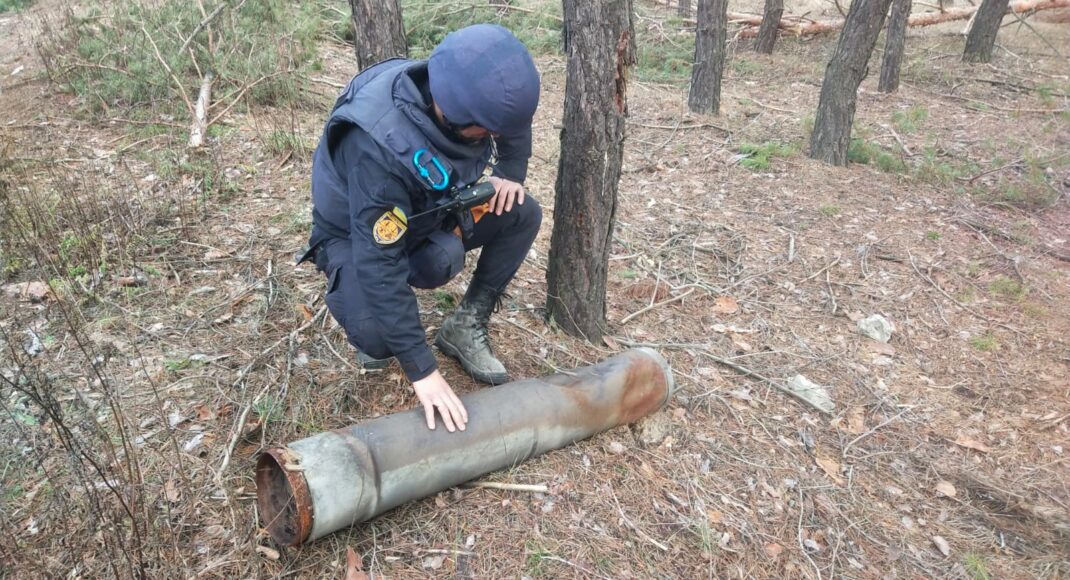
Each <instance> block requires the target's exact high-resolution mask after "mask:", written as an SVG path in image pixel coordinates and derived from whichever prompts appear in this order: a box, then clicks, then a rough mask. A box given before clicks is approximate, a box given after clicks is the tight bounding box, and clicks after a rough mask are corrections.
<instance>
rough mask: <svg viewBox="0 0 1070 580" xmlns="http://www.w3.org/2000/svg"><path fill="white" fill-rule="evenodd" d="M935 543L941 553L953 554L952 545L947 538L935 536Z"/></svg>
mask: <svg viewBox="0 0 1070 580" xmlns="http://www.w3.org/2000/svg"><path fill="white" fill-rule="evenodd" d="M933 544H934V545H935V546H936V549H938V550H940V553H941V554H943V555H945V556H950V555H951V545H950V544H948V543H947V540H945V539H944V538H943V537H942V536H933Z"/></svg>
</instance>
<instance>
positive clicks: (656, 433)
mask: <svg viewBox="0 0 1070 580" xmlns="http://www.w3.org/2000/svg"><path fill="white" fill-rule="evenodd" d="M632 430H633V432H634V433H635V435H636V437H637V438H638V439H639V442H640V443H642V444H643V445H657V444H659V443H661V442H662V440H664V439H665V438H666V437H668V435H669V432H670V431H672V420H671V419H669V415H668V414H667V413H654V414H653V415H651V416H649V417H646V418H645V419H643V420H642V421H640V422H639V423H638V424H637V425H635V426H634V427H632Z"/></svg>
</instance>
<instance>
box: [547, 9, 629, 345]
mask: <svg viewBox="0 0 1070 580" xmlns="http://www.w3.org/2000/svg"><path fill="white" fill-rule="evenodd" d="M563 4H564V21H565V28H566V29H567V30H568V31H569V35H568V51H567V53H566V59H567V61H566V67H565V75H566V76H565V113H564V119H563V125H564V127H563V128H562V130H561V157H560V161H559V162H558V169H557V183H556V185H555V200H556V201H555V204H554V229H553V234H552V235H551V238H550V255H549V267H548V269H547V272H546V285H547V300H546V310H547V315H548V316H549V317H550V318H551V319H552V320H553V321H554V322H555V323H556V324H557V325H558V326H559V327H560V328H561V329H562V330H564V331H565V332H566V333H568V334H571V335H573V336H582V337H585V338H586V339H587V340H589V341H597V340H600V339H601V337H602V334H603V332H604V330H605V325H606V306H605V304H606V302H605V300H606V271H607V268H608V265H609V252H610V249H611V244H612V239H613V226H614V220H615V215H616V211H617V184H618V182H619V181H620V175H621V164H622V160H623V155H624V129H625V117H626V115H627V111H628V107H627V77H628V68H629V66H630V65H631V64H633V63H634V62H635V49H634V44H633V31H632V15H631V11H632V3H631V0H601V1H596V2H591V1H589V0H564V2H563Z"/></svg>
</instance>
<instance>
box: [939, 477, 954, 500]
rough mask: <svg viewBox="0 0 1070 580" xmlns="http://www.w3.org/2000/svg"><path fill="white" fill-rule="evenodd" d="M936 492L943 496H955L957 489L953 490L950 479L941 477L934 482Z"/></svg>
mask: <svg viewBox="0 0 1070 580" xmlns="http://www.w3.org/2000/svg"><path fill="white" fill-rule="evenodd" d="M936 493H937V494H939V495H942V496H944V497H955V494H956V493H958V491H957V490H955V486H954V485H952V484H951V482H950V481H944V480H942V479H941V480H940V481H938V482H936Z"/></svg>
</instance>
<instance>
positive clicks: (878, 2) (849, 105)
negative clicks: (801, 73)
mask: <svg viewBox="0 0 1070 580" xmlns="http://www.w3.org/2000/svg"><path fill="white" fill-rule="evenodd" d="M889 4H891V0H855V1H854V2H852V3H851V8H850V9H849V10H848V11H847V20H846V22H844V25H843V32H841V33H840V40H839V42H838V43H837V44H836V51H835V52H834V53H833V54H832V58H831V59H829V63H828V66H827V67H825V80H824V82H823V83H821V97H820V99H819V100H818V103H817V118H816V119H814V132H813V133H812V134H811V135H810V157H811V158H813V159H820V160H822V161H825V162H828V163H831V164H833V165H847V147H848V145H849V144H850V142H851V124H852V123H853V122H854V116H855V100H856V99H857V97H858V85H860V84H862V79H864V78H866V73H867V72H868V66H867V63H868V62H869V57H870V55H871V54H873V46H874V45H876V44H877V36H878V35H880V31H881V27H882V26H883V25H884V16H885V15H886V14H887V13H888V5H889Z"/></svg>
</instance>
